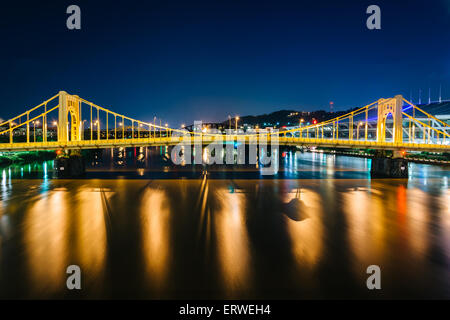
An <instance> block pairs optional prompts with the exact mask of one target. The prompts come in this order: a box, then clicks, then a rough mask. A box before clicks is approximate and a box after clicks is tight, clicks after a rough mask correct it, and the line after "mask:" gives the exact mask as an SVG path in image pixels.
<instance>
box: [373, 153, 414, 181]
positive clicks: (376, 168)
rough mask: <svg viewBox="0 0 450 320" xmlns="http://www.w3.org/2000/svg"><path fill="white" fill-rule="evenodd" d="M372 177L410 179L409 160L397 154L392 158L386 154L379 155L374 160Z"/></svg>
mask: <svg viewBox="0 0 450 320" xmlns="http://www.w3.org/2000/svg"><path fill="white" fill-rule="evenodd" d="M370 175H371V177H372V178H408V160H406V159H405V158H403V157H402V156H401V154H399V153H397V152H394V153H393V156H392V157H387V156H386V154H385V153H384V152H380V153H377V154H376V155H375V157H374V158H373V159H372V166H371V169H370Z"/></svg>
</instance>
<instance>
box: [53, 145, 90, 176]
mask: <svg viewBox="0 0 450 320" xmlns="http://www.w3.org/2000/svg"><path fill="white" fill-rule="evenodd" d="M55 172H56V175H57V176H58V177H60V178H75V177H80V176H82V175H84V173H85V172H86V168H85V164H84V160H83V156H82V155H81V152H79V151H73V150H69V151H68V152H67V153H66V152H63V153H62V154H61V155H59V156H58V157H57V158H56V160H55Z"/></svg>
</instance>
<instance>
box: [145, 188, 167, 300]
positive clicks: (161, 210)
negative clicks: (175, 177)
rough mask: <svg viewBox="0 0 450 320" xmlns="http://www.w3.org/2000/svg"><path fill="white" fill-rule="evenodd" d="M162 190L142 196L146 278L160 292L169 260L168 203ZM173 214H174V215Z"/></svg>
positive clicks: (149, 191) (150, 191) (150, 189)
mask: <svg viewBox="0 0 450 320" xmlns="http://www.w3.org/2000/svg"><path fill="white" fill-rule="evenodd" d="M168 200H169V199H168V198H167V195H166V193H165V191H164V190H162V189H153V188H147V189H146V190H145V192H144V194H143V196H142V208H141V226H142V243H143V245H142V248H143V251H144V252H143V254H144V257H145V264H146V272H147V274H146V276H147V277H148V278H149V281H150V283H151V284H153V286H154V287H155V290H158V291H159V290H161V289H162V288H163V287H164V284H165V282H166V281H167V276H168V271H169V267H170V266H169V259H170V251H169V250H170V247H171V245H170V241H171V239H170V226H169V223H170V214H171V212H170V202H169V201H168ZM174 214H175V213H174Z"/></svg>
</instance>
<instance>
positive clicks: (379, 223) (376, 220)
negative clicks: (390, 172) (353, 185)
mask: <svg viewBox="0 0 450 320" xmlns="http://www.w3.org/2000/svg"><path fill="white" fill-rule="evenodd" d="M342 198H343V210H344V214H346V217H347V230H348V238H349V244H350V247H351V249H352V252H353V254H354V256H355V257H356V260H354V261H353V262H354V267H355V268H356V269H357V270H355V273H356V274H360V273H361V270H360V268H361V265H360V262H363V263H364V265H367V266H368V265H370V264H372V263H374V262H377V261H378V262H380V261H382V260H381V259H382V256H383V254H384V253H385V250H384V249H385V245H386V242H385V231H386V229H385V227H386V225H385V221H384V214H385V210H386V208H385V207H384V205H383V198H382V194H379V192H378V191H377V190H376V189H375V190H373V192H369V191H368V190H367V189H365V188H359V189H358V188H357V189H356V190H347V191H346V192H345V193H343V194H342ZM375 264H376V263H375Z"/></svg>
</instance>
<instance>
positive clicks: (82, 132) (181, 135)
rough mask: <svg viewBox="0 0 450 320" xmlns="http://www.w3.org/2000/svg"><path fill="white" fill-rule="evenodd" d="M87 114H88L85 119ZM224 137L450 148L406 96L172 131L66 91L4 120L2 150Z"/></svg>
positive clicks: (446, 129)
mask: <svg viewBox="0 0 450 320" xmlns="http://www.w3.org/2000/svg"><path fill="white" fill-rule="evenodd" d="M83 117H84V118H83ZM225 141H238V142H242V143H260V142H262V141H264V142H266V143H274V142H276V143H278V144H279V145H289V146H318V147H333V148H371V149H382V150H393V151H408V150H414V151H436V152H449V151H450V144H449V142H450V126H449V124H447V123H445V122H444V121H442V120H440V119H438V118H437V117H435V116H433V115H431V114H429V113H427V112H426V111H424V110H423V109H421V108H419V107H418V106H416V105H414V104H413V103H411V102H409V101H407V100H405V99H404V98H403V97H402V96H401V95H397V96H395V97H393V98H388V99H379V100H377V101H375V102H373V103H371V104H369V105H366V106H364V107H362V108H359V109H355V110H353V111H351V112H349V113H347V114H345V115H342V116H339V117H336V118H334V119H330V120H327V121H324V122H321V123H317V124H313V125H308V126H303V127H302V126H299V127H295V128H294V129H289V130H281V131H266V130H254V131H247V132H245V133H244V132H240V131H239V130H228V132H227V134H224V133H223V132H212V133H211V132H205V130H201V128H200V130H193V131H192V132H189V131H187V130H184V129H176V128H169V127H167V126H161V125H157V124H156V123H154V122H153V123H151V122H145V121H140V120H136V119H133V118H130V117H128V116H125V115H122V114H118V113H116V112H113V111H111V110H108V109H106V108H104V107H101V106H99V105H96V104H94V103H92V102H89V101H87V100H84V99H83V98H80V97H79V96H77V95H70V94H68V93H67V92H65V91H60V92H59V93H58V94H56V95H55V96H53V97H51V98H50V99H48V100H46V101H44V102H42V103H41V104H39V105H37V106H35V107H34V108H31V109H29V110H27V111H26V112H24V113H22V114H20V115H18V116H16V117H14V118H11V119H9V120H7V121H5V122H3V123H1V124H0V151H27V150H58V149H60V150H74V149H75V150H76V149H94V148H115V147H140V146H161V145H176V144H179V143H188V144H189V143H191V144H194V143H199V142H200V143H202V144H211V143H219V142H225Z"/></svg>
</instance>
